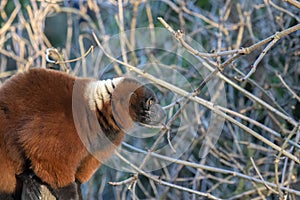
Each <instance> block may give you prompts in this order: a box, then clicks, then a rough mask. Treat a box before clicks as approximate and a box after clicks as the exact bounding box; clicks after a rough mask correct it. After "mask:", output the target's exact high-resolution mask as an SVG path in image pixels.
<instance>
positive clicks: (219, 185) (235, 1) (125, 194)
mask: <svg viewBox="0 0 300 200" xmlns="http://www.w3.org/2000/svg"><path fill="white" fill-rule="evenodd" d="M158 17H162V18H163V19H164V20H165V21H166V22H167V23H168V24H169V25H170V26H171V27H172V28H173V29H174V30H180V31H181V32H183V33H184V35H185V39H186V41H187V42H188V43H189V45H191V46H193V47H194V45H195V48H197V50H198V51H200V52H211V53H213V52H222V51H228V50H235V49H240V48H245V47H249V46H251V45H253V44H255V43H257V42H259V41H261V40H263V39H265V38H267V37H269V36H271V35H273V34H275V33H276V32H279V31H283V30H285V29H287V28H289V27H292V26H295V25H297V24H299V23H300V8H297V7H296V6H294V5H292V4H291V3H288V2H286V1H283V0H273V1H271V0H253V1H246V0H215V1H208V0H198V1H196V0H191V1H185V0H178V1H176V0H175V1H173V0H155V1H154V0H151V1H146V0H131V1H129V0H125V1H121V0H120V1H113V0H108V1H100V0H97V1H92V0H85V1H80V0H73V1H68V0H39V1H35V0H20V1H18V0H2V1H1V2H0V85H1V84H3V82H4V81H5V80H6V79H7V78H9V77H10V76H12V75H13V74H15V73H17V72H21V71H24V70H28V69H29V68H32V67H47V68H54V69H59V68H60V67H61V66H60V65H57V64H53V63H49V62H47V61H46V59H45V52H46V49H47V48H51V47H54V48H57V49H58V50H59V52H61V54H62V55H63V58H64V59H65V60H68V59H73V58H79V57H81V56H82V55H84V53H85V52H87V51H88V49H89V48H90V47H91V46H92V45H93V46H95V47H96V48H95V50H94V51H93V52H92V53H90V54H89V55H88V56H87V57H86V58H83V59H80V60H78V61H75V62H72V63H66V64H65V65H66V66H67V68H69V69H71V73H72V74H74V75H76V76H83V77H96V78H112V77H116V76H120V75H122V74H124V73H127V72H128V69H126V68H125V67H123V66H121V65H116V63H112V62H110V60H109V59H108V58H107V57H106V56H105V55H104V54H103V52H101V50H99V48H97V44H96V42H95V39H94V38H93V36H92V32H94V33H95V34H96V35H97V37H99V39H100V42H101V43H102V44H106V43H107V41H109V40H110V39H112V38H114V37H115V35H117V34H120V32H122V30H124V31H132V30H134V29H137V28H143V27H148V28H153V27H160V28H163V29H164V26H163V25H162V24H161V23H160V22H159V20H157V18H158ZM169 34H170V35H169V36H170V38H172V37H173V36H172V34H171V33H169ZM148 36H149V35H147V34H146V35H145V38H144V40H145V41H151V43H152V44H153V46H154V47H157V49H150V50H149V51H148V50H145V49H134V50H135V51H133V52H134V53H132V51H131V47H134V46H135V47H137V46H139V45H140V46H142V45H143V43H142V42H141V43H139V42H140V41H141V40H140V38H132V37H130V35H127V38H126V41H125V40H124V41H123V42H124V43H125V44H124V46H125V47H124V49H125V50H126V56H125V57H126V58H125V57H124V56H123V55H122V56H120V54H119V57H117V59H119V60H122V61H125V62H128V63H130V64H132V65H134V66H136V67H141V68H142V66H145V65H146V64H147V63H153V62H155V63H159V64H163V67H161V66H159V67H157V66H156V67H155V66H154V67H152V66H150V67H149V65H147V66H148V68H145V69H144V70H145V71H147V72H148V73H151V72H152V71H156V74H159V75H157V76H158V77H157V78H159V79H166V77H174V76H175V75H174V73H173V72H168V70H170V69H173V70H176V72H179V73H180V74H181V76H183V77H184V78H185V80H188V82H184V81H183V82H180V79H176V81H175V83H176V82H177V84H178V85H177V86H178V87H181V88H183V89H184V90H186V91H188V92H191V91H192V89H189V87H191V88H193V89H195V88H197V87H198V86H199V84H200V83H201V81H203V79H204V78H205V76H207V73H208V72H204V71H205V70H204V69H203V68H204V67H203V66H201V67H200V68H197V67H195V66H191V60H193V59H195V57H197V56H195V55H193V54H189V55H187V56H186V57H185V58H182V57H181V56H179V55H181V52H183V51H186V50H185V49H184V48H183V47H182V46H181V45H180V43H179V42H177V45H174V41H172V42H169V41H168V40H166V41H161V40H160V39H162V38H164V37H161V38H160V35H156V36H155V37H153V36H152V35H151V34H150V36H149V37H148ZM117 38H118V37H117ZM135 39H137V40H135ZM173 39H174V40H175V38H173ZM175 41H176V40H175ZM121 43H122V42H121ZM159 43H163V45H164V46H165V47H167V48H169V52H167V53H166V51H163V50H160V49H159V47H158V44H159ZM195 43H197V44H195ZM119 45H120V49H121V50H122V47H121V45H122V44H119ZM130 46H131V47H130ZM198 47H199V48H198ZM200 47H201V48H200ZM264 47H265V46H260V47H259V48H257V49H256V50H255V51H253V52H251V53H250V54H248V55H243V56H241V57H240V58H238V59H235V60H234V62H232V63H230V65H228V66H226V68H225V69H224V70H223V71H222V74H223V75H224V76H225V77H226V78H228V79H229V80H230V81H232V82H233V83H234V84H237V85H238V88H237V87H234V85H233V83H229V82H226V84H225V91H226V97H221V98H226V99H227V108H228V109H230V110H232V111H236V112H237V113H240V114H241V115H243V116H246V117H248V118H250V119H252V120H253V121H255V122H258V123H260V124H261V125H262V126H257V124H254V123H253V122H251V121H249V120H245V119H243V118H241V117H239V116H234V117H235V120H237V121H238V122H240V123H242V124H244V125H246V126H247V127H249V128H250V129H252V130H254V131H256V132H257V133H259V134H260V135H262V136H264V137H265V138H267V139H268V140H270V141H271V142H272V143H273V144H275V145H278V146H280V147H281V146H282V145H283V143H284V141H285V140H286V138H287V137H288V136H289V135H290V134H291V133H292V130H293V129H295V127H296V128H297V125H295V123H296V124H297V123H299V119H300V101H299V99H297V98H296V97H297V95H298V97H299V95H300V31H299V30H297V31H295V32H293V33H291V34H289V35H287V36H285V37H282V38H280V40H279V42H278V43H276V45H274V46H273V48H271V50H270V51H268V52H267V54H266V55H265V56H264V57H263V60H262V61H261V62H260V64H259V65H258V68H257V70H256V72H255V73H254V74H253V75H252V76H251V77H250V78H249V79H247V80H246V81H243V82H240V81H237V80H236V79H235V77H236V76H238V77H241V76H244V75H245V74H247V73H248V72H249V71H250V69H251V66H252V65H253V63H254V62H255V61H256V60H257V58H258V56H259V55H260V54H261V53H262V51H263V49H264ZM120 49H117V50H116V49H112V48H111V49H110V50H111V52H112V54H113V55H115V54H114V52H115V51H121V50H120ZM230 57H231V55H226V56H219V57H215V58H211V59H207V58H201V62H204V61H203V60H208V61H207V62H209V61H211V62H213V63H224V61H226V60H227V59H228V58H230ZM199 62H200V61H199ZM105 63H107V65H106V64H105ZM212 66H213V65H212ZM213 67H214V68H216V66H213ZM162 68H164V69H162ZM202 69H203V72H202V71H201V70H202ZM199 70H200V72H199ZM103 72H104V74H103V75H101V74H102V73H103ZM278 74H279V75H280V76H281V77H282V78H283V79H284V81H285V82H286V84H287V85H288V86H289V88H290V89H291V90H292V91H294V93H295V94H296V95H293V94H292V93H291V92H290V90H289V89H288V88H287V87H286V86H285V85H284V83H283V81H281V80H280V78H279V76H278ZM133 76H135V75H134V74H133ZM215 79H220V77H215ZM169 80H171V79H169ZM172 84H173V83H172ZM154 89H155V90H156V91H157V93H158V96H159V99H160V101H161V104H162V105H164V106H167V105H169V104H172V103H174V102H176V100H177V99H178V98H179V96H178V95H174V93H173V92H172V91H169V90H166V89H164V88H163V87H160V88H154ZM243 89H245V90H246V91H248V92H249V93H251V94H252V95H254V96H256V97H258V98H259V99H261V100H263V101H264V102H266V104H268V105H269V106H270V107H271V108H274V109H276V110H278V111H279V112H280V113H282V115H283V116H284V117H282V115H278V114H276V113H275V114H274V112H273V111H272V110H270V109H269V108H267V107H266V106H265V105H262V104H260V103H259V102H257V101H255V100H253V99H252V98H249V96H247V95H245V92H243ZM199 97H201V98H203V99H207V100H209V101H210V100H211V96H210V94H209V91H208V89H207V88H206V87H205V88H204V89H203V91H201V93H200V95H199ZM190 105H191V106H194V112H195V113H197V115H195V116H194V118H195V119H190V121H191V124H192V126H193V127H196V128H194V129H193V130H195V132H193V133H191V132H189V130H190V129H188V127H185V128H184V129H185V131H186V132H183V133H184V134H191V135H193V137H194V140H193V142H192V143H191V144H190V146H189V149H188V150H186V151H185V152H184V153H183V155H182V156H181V157H180V160H185V161H189V162H191V163H195V164H202V165H205V166H211V167H213V168H214V169H220V170H229V171H232V172H239V173H241V174H243V175H245V177H246V178H245V177H241V176H236V175H235V174H232V173H229V172H226V171H224V172H223V173H220V171H218V170H207V169H201V168H196V167H193V166H188V165H185V164H183V163H172V164H170V165H168V166H165V167H164V168H162V169H157V170H155V171H151V172H149V173H150V174H151V175H155V176H157V177H159V179H162V180H165V181H167V182H169V183H172V184H174V185H176V186H181V187H183V188H188V189H190V190H191V191H186V190H184V189H180V188H175V187H167V186H165V185H161V184H160V183H159V182H155V181H154V180H152V179H151V178H147V177H145V176H142V175H139V176H138V178H137V180H136V181H133V182H130V181H129V182H127V183H125V184H120V185H118V186H112V185H110V184H108V182H110V181H111V182H118V181H123V180H127V179H129V180H131V179H130V178H131V177H132V176H133V173H128V172H122V171H119V170H115V169H113V168H111V167H107V166H105V165H104V166H103V167H101V168H100V169H99V170H98V171H97V173H96V174H95V175H94V176H93V178H92V179H91V180H90V181H89V182H88V183H86V184H85V185H84V186H83V187H82V188H83V194H84V196H85V198H86V199H131V198H136V199H208V198H214V197H217V198H222V199H242V198H243V199H275V198H278V196H280V197H281V198H282V197H283V196H285V195H286V197H287V198H288V199H291V198H296V197H295V196H293V195H292V193H293V192H290V191H289V190H288V189H287V190H286V189H283V190H281V189H278V188H277V187H276V185H275V186H274V185H273V186H272V188H273V190H270V189H268V188H267V187H265V186H264V184H262V183H261V182H256V181H253V180H250V178H251V177H255V178H257V179H261V178H260V177H259V175H258V172H257V170H258V171H259V172H260V174H261V175H262V177H263V179H264V181H266V182H268V183H271V184H276V178H275V177H277V179H279V184H280V185H281V186H282V187H285V188H293V189H294V190H298V194H299V193H300V186H299V176H300V170H299V164H297V163H295V162H294V161H292V160H291V159H288V158H286V157H283V158H282V159H280V162H279V165H278V169H279V172H275V171H276V170H275V168H276V166H275V164H274V161H275V159H276V156H277V155H278V151H275V150H274V149H273V148H271V147H270V146H269V145H266V144H265V143H263V142H262V141H261V140H259V139H257V138H255V137H253V136H252V135H250V134H249V133H247V131H245V130H242V129H240V128H238V126H236V125H235V124H234V123H232V122H229V121H226V122H225V124H224V127H223V131H222V134H221V137H220V138H219V140H218V142H217V144H216V145H215V146H214V147H212V148H211V150H210V152H209V154H208V155H207V156H206V157H205V158H201V157H200V156H199V151H200V148H201V145H202V142H203V138H204V137H205V136H206V135H207V134H209V133H208V124H209V122H210V117H211V115H212V114H211V111H210V110H208V109H207V108H206V107H205V106H200V105H199V104H195V103H193V104H190ZM179 108H180V105H178V106H175V107H174V109H170V110H168V112H167V114H168V119H170V118H171V117H172V116H173V115H174V113H175V112H176V111H177V110H178V109H179ZM185 113H186V112H183V114H182V118H178V119H176V120H175V121H174V123H173V124H172V126H171V131H170V137H171V138H172V137H175V135H178V130H179V129H180V125H182V122H183V121H182V120H183V118H184V114H185ZM287 119H291V121H293V122H295V123H291V122H290V121H289V120H287ZM181 128H182V127H181ZM298 128H299V127H298ZM272 131H273V132H275V134H270V132H272ZM162 132H163V131H162ZM295 133H296V134H294V135H293V137H291V141H292V142H294V143H293V144H294V145H293V144H291V143H289V144H288V145H287V146H285V149H286V150H288V151H289V152H290V153H291V154H293V155H295V156H296V157H298V159H299V155H300V154H299V151H300V149H299V137H300V133H299V129H298V130H297V129H296V132H295ZM156 140H157V137H154V138H150V139H147V140H144V141H140V140H137V141H136V140H135V139H134V138H131V137H128V138H127V139H126V142H128V143H131V144H133V145H134V146H135V147H138V148H141V149H143V150H146V151H147V150H148V149H149V148H150V147H151V145H152V144H153V143H154V142H155V141H156ZM175 142H176V141H175ZM297 143H298V146H297V145H295V144H297ZM160 145H161V146H164V145H168V139H167V135H165V136H164V139H163V140H162V141H161V142H160ZM250 158H253V160H254V161H255V165H254V164H253V162H251V159H250ZM132 159H134V158H132ZM255 168H256V169H255ZM297 184H298V185H297ZM193 191H194V192H193ZM196 192H202V193H203V194H204V195H201V194H199V193H196ZM209 194H211V195H213V196H210V195H209ZM279 194H280V195H279ZM298 199H299V196H298Z"/></svg>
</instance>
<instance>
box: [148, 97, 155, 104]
mask: <svg viewBox="0 0 300 200" xmlns="http://www.w3.org/2000/svg"><path fill="white" fill-rule="evenodd" d="M153 104H154V100H153V99H152V98H149V99H148V100H147V105H148V106H152V105H153Z"/></svg>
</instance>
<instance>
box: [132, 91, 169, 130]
mask: <svg viewBox="0 0 300 200" xmlns="http://www.w3.org/2000/svg"><path fill="white" fill-rule="evenodd" d="M129 102H130V105H129V112H130V116H131V118H132V119H133V120H134V121H135V122H139V123H142V124H149V125H155V124H159V123H160V122H161V120H162V119H163V117H164V116H165V113H164V111H163V109H162V108H161V107H160V105H159V104H158V100H157V97H156V95H155V94H154V92H153V91H152V90H151V89H149V88H147V87H146V86H144V85H143V86H140V87H138V88H137V89H136V90H135V91H134V92H133V93H132V94H131V97H130V101H129Z"/></svg>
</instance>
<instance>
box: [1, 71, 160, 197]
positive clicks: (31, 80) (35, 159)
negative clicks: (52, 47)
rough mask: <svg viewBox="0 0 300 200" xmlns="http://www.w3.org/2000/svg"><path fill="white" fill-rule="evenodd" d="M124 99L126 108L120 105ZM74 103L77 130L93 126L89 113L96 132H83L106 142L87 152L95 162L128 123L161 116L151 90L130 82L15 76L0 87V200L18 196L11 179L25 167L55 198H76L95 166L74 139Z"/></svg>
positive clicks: (152, 121) (36, 73)
mask: <svg viewBox="0 0 300 200" xmlns="http://www.w3.org/2000/svg"><path fill="white" fill-rule="evenodd" d="M75 84H76V88H77V89H76V91H77V94H76V95H74V94H73V89H74V87H75V86H74V85H75ZM112 97H113V98H112ZM77 98H78V99H77ZM111 99H114V101H115V103H114V104H115V107H114V108H113V106H112V100H111ZM126 101H128V103H127V105H128V106H122V105H123V104H124V102H125V103H126ZM74 102H77V103H78V105H77V106H78V107H79V110H78V112H79V113H77V114H76V116H77V117H81V118H82V120H81V123H80V124H79V129H80V130H84V131H85V130H92V127H94V124H93V123H94V122H91V121H89V119H88V118H86V116H88V115H87V112H92V113H94V115H95V116H96V118H95V119H96V122H97V125H98V126H99V125H100V126H99V127H101V130H102V131H101V132H100V133H95V132H93V131H92V133H90V132H86V133H84V134H104V135H105V138H108V140H107V141H109V142H108V143H105V145H104V146H102V147H99V148H98V149H97V148H96V149H93V151H94V152H95V153H96V154H97V155H100V156H101V160H105V159H107V158H109V157H110V156H111V154H112V153H113V151H114V149H115V148H116V146H117V145H119V144H120V143H121V141H122V139H123V137H124V134H125V133H124V131H123V130H128V129H130V128H131V127H132V126H133V123H132V120H133V121H135V122H140V123H145V124H156V123H157V122H159V121H160V120H161V119H162V117H163V111H162V109H161V108H160V106H159V105H158V104H157V99H156V96H155V94H154V93H153V91H152V90H150V89H148V88H147V87H145V86H143V85H141V84H140V83H139V82H137V81H136V80H134V79H130V78H116V79H112V80H106V81H97V80H93V79H83V78H77V77H74V76H71V75H67V74H65V73H63V72H58V71H54V70H47V69H31V70H29V71H28V72H24V73H19V74H17V75H15V76H14V77H12V78H10V79H9V80H7V81H6V82H5V83H4V84H3V85H2V87H1V88H0V199H1V200H3V199H7V200H8V199H19V198H20V196H19V194H18V191H19V189H18V187H17V185H18V184H17V182H18V181H17V177H18V176H19V175H20V174H22V173H24V172H25V171H26V170H28V169H30V170H32V171H33V173H34V174H35V175H36V176H37V177H38V178H39V179H40V180H41V181H43V182H44V183H46V184H48V186H49V187H50V188H51V189H52V191H53V193H54V195H55V196H56V197H57V198H58V199H81V193H80V187H79V185H80V184H81V183H83V182H86V181H87V180H88V179H89V178H90V177H91V176H92V175H93V173H94V172H95V171H96V170H97V168H98V167H99V166H100V165H101V162H100V161H99V160H98V159H96V158H95V157H94V156H93V155H91V153H90V152H89V151H88V149H87V148H86V146H85V145H84V144H83V142H82V138H80V137H79V134H78V127H76V125H77V124H75V123H74V119H73V114H74V113H73V109H72V103H73V104H74ZM73 106H74V105H73ZM81 108H82V109H81ZM113 110H115V112H116V113H117V115H115V114H114V113H113ZM127 115H128V116H129V117H127ZM131 119H132V120H131ZM77 126H78V125H77ZM80 134H83V133H80ZM102 143H104V142H102ZM77 183H79V184H77Z"/></svg>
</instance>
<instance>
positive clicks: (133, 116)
mask: <svg viewBox="0 0 300 200" xmlns="http://www.w3.org/2000/svg"><path fill="white" fill-rule="evenodd" d="M91 86H92V87H91V89H92V91H91V92H89V94H91V95H92V96H91V98H89V99H90V105H91V107H92V108H96V109H95V110H96V114H97V118H98V121H99V123H100V126H101V128H102V129H104V128H105V127H109V128H110V129H111V128H113V130H116V131H118V129H122V130H125V131H126V130H129V129H131V128H133V124H134V122H136V123H141V124H148V125H157V124H159V123H161V121H162V119H163V118H164V116H165V114H164V111H163V109H162V108H161V107H160V106H159V104H158V101H157V97H156V95H155V93H154V92H153V91H152V90H151V89H149V88H148V87H146V86H145V85H143V84H142V83H140V82H138V81H137V80H135V79H132V78H126V77H120V78H114V79H108V80H103V81H97V82H93V83H92V85H91ZM89 91H90V90H89ZM107 132H109V131H107ZM110 132H111V131H110Z"/></svg>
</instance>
